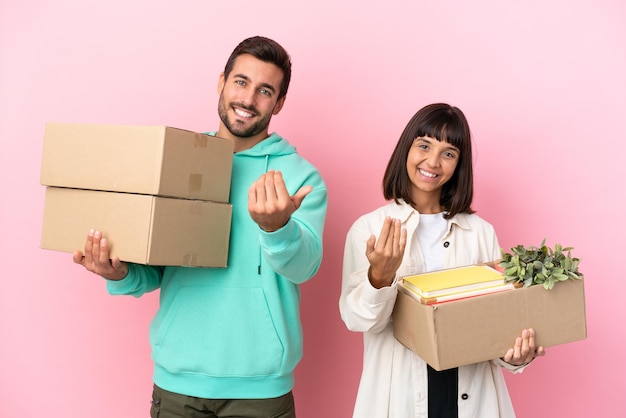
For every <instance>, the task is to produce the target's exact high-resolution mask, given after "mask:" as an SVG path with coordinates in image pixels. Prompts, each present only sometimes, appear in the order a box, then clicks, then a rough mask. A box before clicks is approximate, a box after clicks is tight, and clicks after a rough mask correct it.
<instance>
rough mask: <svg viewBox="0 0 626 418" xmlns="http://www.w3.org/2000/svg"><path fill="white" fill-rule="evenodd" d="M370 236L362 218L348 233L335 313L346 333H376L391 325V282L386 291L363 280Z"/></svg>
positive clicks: (393, 289) (394, 293) (393, 291)
mask: <svg viewBox="0 0 626 418" xmlns="http://www.w3.org/2000/svg"><path fill="white" fill-rule="evenodd" d="M370 234H371V232H370V230H369V228H368V227H367V226H366V223H365V222H364V221H363V218H361V219H359V220H357V222H355V224H354V225H353V226H352V228H350V231H348V235H347V237H346V244H345V249H344V258H343V273H342V286H341V296H340V298H339V311H340V313H341V318H342V319H343V322H345V324H346V326H347V327H348V329H349V330H351V331H357V332H373V333H377V332H380V331H382V330H383V329H385V327H386V326H387V325H388V324H389V323H390V321H391V313H392V312H393V307H394V304H395V302H396V296H397V288H396V283H395V281H394V283H393V284H392V285H391V286H390V287H383V288H381V289H376V288H374V287H373V286H372V285H371V283H370V281H369V278H368V277H367V272H368V270H369V266H370V264H369V261H368V260H367V257H366V255H365V249H366V243H367V240H368V238H369V237H370Z"/></svg>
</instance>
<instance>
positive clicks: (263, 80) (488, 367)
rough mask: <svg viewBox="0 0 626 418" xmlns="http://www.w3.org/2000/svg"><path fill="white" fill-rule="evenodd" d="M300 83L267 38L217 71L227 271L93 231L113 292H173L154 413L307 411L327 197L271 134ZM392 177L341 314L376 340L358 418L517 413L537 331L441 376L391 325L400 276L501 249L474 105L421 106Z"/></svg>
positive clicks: (158, 331)
mask: <svg viewBox="0 0 626 418" xmlns="http://www.w3.org/2000/svg"><path fill="white" fill-rule="evenodd" d="M290 79H291V59H290V57H289V55H288V53H287V52H286V51H285V49H284V48H283V47H282V46H280V45H279V44H278V43H276V42H275V41H273V40H271V39H268V38H265V37H260V36H255V37H252V38H248V39H245V40H244V41H242V42H241V43H240V44H239V45H238V46H237V47H236V48H235V49H234V51H233V52H232V54H231V56H230V57H229V59H228V61H227V63H226V66H225V68H224V72H223V73H222V74H220V76H219V79H218V85H217V92H218V94H219V101H218V106H217V107H218V114H219V117H220V124H219V128H218V130H217V131H214V132H210V133H209V134H211V135H216V136H219V137H222V138H226V139H229V140H232V141H233V143H234V145H235V154H234V156H233V173H232V184H231V194H230V196H231V203H232V205H233V218H232V227H231V236H230V250H229V260H228V267H227V268H225V269H210V268H186V267H171V266H168V267H155V266H146V265H138V264H132V263H126V262H123V261H121V260H119V258H117V257H113V258H111V257H110V256H109V242H108V239H107V237H106V236H105V234H104V233H106V231H95V230H92V231H90V232H89V234H88V236H87V241H86V244H85V248H84V249H83V250H81V251H76V252H75V253H74V255H73V259H74V262H75V263H77V264H81V265H82V266H84V267H85V268H86V269H87V270H89V271H91V272H93V273H95V274H96V275H98V276H101V277H104V278H105V279H107V282H106V283H107V289H108V291H109V293H111V294H114V295H121V294H124V295H133V296H136V297H139V296H141V295H143V294H144V293H146V292H150V291H153V290H156V289H160V307H159V310H158V312H157V314H156V316H155V317H154V319H153V321H152V324H151V326H150V343H151V347H152V358H153V360H154V387H153V393H152V404H151V409H150V414H151V416H152V417H161V418H164V417H167V418H169V417H254V418H260V417H282V418H287V417H295V404H294V399H293V395H292V388H293V384H294V369H295V367H296V365H297V364H298V362H299V361H300V359H301V357H302V327H301V323H300V312H299V301H300V292H299V285H300V284H301V283H303V282H305V281H307V280H309V279H310V278H311V277H313V276H314V275H315V274H316V272H317V270H318V268H319V266H320V263H321V259H322V233H323V227H324V221H325V217H326V208H327V190H326V185H325V183H324V181H323V179H322V177H321V175H320V173H319V172H318V170H317V169H316V168H315V167H314V166H312V165H311V164H310V163H308V162H307V161H306V160H305V159H303V158H302V157H301V156H299V155H298V154H297V152H296V150H295V148H294V147H293V146H292V145H290V144H289V143H288V142H287V140H285V139H284V138H282V137H280V136H279V135H278V134H276V133H272V134H270V133H269V123H270V120H271V118H272V116H273V115H277V114H278V113H279V112H280V110H281V109H282V107H283V105H284V103H285V98H286V94H287V89H288V87H289V82H290ZM383 184H384V196H385V198H386V199H387V200H391V202H390V203H389V204H388V205H386V206H384V207H382V208H380V209H378V210H376V211H374V212H372V213H370V214H367V215H365V216H363V217H361V218H360V219H359V220H357V221H356V223H355V224H354V226H353V227H352V228H351V229H350V232H349V233H348V237H347V241H346V250H345V259H344V267H343V288H342V293H341V297H340V310H341V315H342V318H343V320H344V321H345V322H346V324H347V326H348V328H349V329H351V330H353V331H358V332H363V334H364V343H365V358H364V364H363V375H362V379H361V384H360V387H359V393H358V397H357V402H356V406H355V411H354V417H364V418H365V417H366V418H385V417H390V418H392V417H396V418H406V417H435V416H441V417H448V416H451V417H457V416H459V417H487V418H488V417H509V416H513V409H512V406H511V402H510V399H509V397H508V394H507V390H506V386H505V383H504V380H503V377H502V373H501V368H508V369H511V370H519V369H521V368H523V367H524V366H525V365H526V364H528V363H529V362H530V361H531V360H532V359H533V358H534V356H537V355H543V353H544V351H543V348H541V347H535V344H534V334H533V331H532V330H523V331H521V330H520V332H521V336H520V337H519V338H518V339H517V341H515V342H512V343H513V344H514V346H513V347H512V348H511V350H509V352H507V353H504V356H503V358H501V359H494V360H493V361H490V362H485V363H479V364H474V365H471V366H464V367H460V368H459V369H458V370H457V369H453V370H450V371H446V372H441V373H438V372H435V371H434V370H432V369H430V367H428V365H427V364H426V363H425V362H424V361H423V360H422V359H421V358H420V357H419V356H418V355H416V354H414V353H412V352H411V351H409V350H408V349H406V348H404V347H403V346H402V345H401V344H400V343H398V342H397V341H396V340H395V339H394V338H393V335H392V332H391V328H390V316H391V311H392V309H393V304H394V302H395V297H396V294H397V290H396V279H397V278H398V277H399V276H400V275H402V274H404V273H405V272H409V271H410V272H411V273H417V272H419V271H428V270H435V269H440V268H447V267H454V266H458V265H465V264H473V263H480V262H485V261H492V260H494V259H496V258H497V257H498V256H499V247H498V242H497V238H496V236H495V233H494V231H493V228H492V227H491V226H490V225H489V224H488V223H486V222H485V221H483V220H482V219H480V218H479V217H478V216H477V215H475V214H473V212H472V209H471V203H472V156H471V140H470V132H469V127H468V125H467V121H466V120H465V117H464V116H463V114H462V113H461V111H460V110H459V109H458V108H455V107H450V106H448V105H446V104H434V105H430V106H426V107H425V108H423V109H421V110H420V111H418V112H417V114H416V115H415V116H414V117H413V118H412V119H411V120H410V121H409V124H408V125H407V127H406V128H405V130H404V132H403V134H402V136H401V137H400V140H399V141H398V144H397V146H396V149H395V151H394V152H393V154H392V156H391V159H390V161H389V164H388V167H387V170H386V172H385V175H384V180H383ZM444 241H445V242H447V243H448V244H449V245H446V246H444V245H443V242H444ZM324 413H326V412H324V411H320V414H324Z"/></svg>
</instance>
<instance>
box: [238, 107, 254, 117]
mask: <svg viewBox="0 0 626 418" xmlns="http://www.w3.org/2000/svg"><path fill="white" fill-rule="evenodd" d="M235 113H236V114H238V115H239V116H241V117H242V118H251V117H252V113H248V112H245V111H243V110H241V109H235Z"/></svg>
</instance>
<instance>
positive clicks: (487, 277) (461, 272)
mask: <svg viewBox="0 0 626 418" xmlns="http://www.w3.org/2000/svg"><path fill="white" fill-rule="evenodd" d="M401 286H403V287H404V289H406V290H408V292H406V293H408V294H409V295H411V296H413V297H414V298H415V299H417V300H418V301H420V302H421V303H423V304H425V305H431V304H434V303H441V302H449V301H453V300H458V299H464V298H469V297H475V296H480V295H486V294H490V293H495V292H504V291H507V290H512V289H515V288H516V287H517V286H516V285H515V284H513V283H510V282H506V281H505V279H504V275H503V274H502V273H501V272H499V271H498V270H496V269H494V268H493V267H490V266H488V265H471V266H464V267H457V268H452V269H445V270H438V271H433V272H429V273H423V274H416V275H412V276H405V277H403V278H402V283H401Z"/></svg>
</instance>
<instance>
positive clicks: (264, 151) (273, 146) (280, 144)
mask: <svg viewBox="0 0 626 418" xmlns="http://www.w3.org/2000/svg"><path fill="white" fill-rule="evenodd" d="M207 134H208V135H211V136H215V135H216V134H217V131H213V132H207ZM295 153H296V147H294V146H293V145H291V144H290V143H289V142H287V141H286V140H285V139H283V137H281V136H280V135H278V134H277V133H276V132H272V133H271V134H270V136H268V137H267V138H265V139H264V140H263V141H261V142H259V143H258V144H256V145H255V146H253V147H252V148H249V149H247V150H244V151H240V152H238V153H237V154H238V155H246V156H250V157H265V156H267V155H271V156H279V155H290V154H295Z"/></svg>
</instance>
